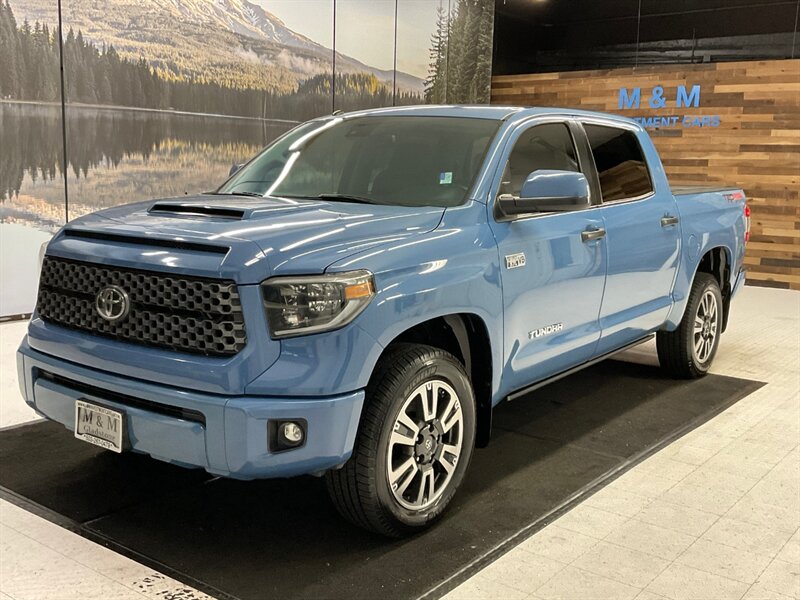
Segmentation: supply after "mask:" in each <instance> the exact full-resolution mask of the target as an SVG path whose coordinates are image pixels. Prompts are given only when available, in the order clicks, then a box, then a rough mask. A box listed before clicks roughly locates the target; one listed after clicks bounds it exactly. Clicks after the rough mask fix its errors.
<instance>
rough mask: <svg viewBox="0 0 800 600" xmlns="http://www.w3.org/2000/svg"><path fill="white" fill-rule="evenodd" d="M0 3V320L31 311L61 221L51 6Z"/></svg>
mask: <svg viewBox="0 0 800 600" xmlns="http://www.w3.org/2000/svg"><path fill="white" fill-rule="evenodd" d="M38 4H39V3H36V2H29V1H28V0H16V1H14V0H12V1H11V2H10V3H8V4H7V3H6V2H0V317H6V316H13V315H18V314H23V313H29V312H31V310H32V309H33V306H34V303H35V300H36V288H37V284H38V272H39V269H38V256H39V247H40V246H41V244H42V243H43V242H44V241H46V240H48V239H49V238H50V237H51V235H52V234H53V233H54V232H55V231H56V230H57V229H58V228H59V227H60V226H61V225H63V224H64V221H65V219H66V211H65V195H64V184H63V176H62V172H61V165H62V164H63V163H62V161H63V154H62V144H61V139H62V127H61V103H60V95H61V91H60V83H59V60H60V52H59V45H58V15H57V12H56V8H55V7H56V5H55V3H47V4H46V5H45V4H44V3H42V6H38Z"/></svg>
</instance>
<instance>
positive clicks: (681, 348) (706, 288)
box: [656, 273, 724, 379]
mask: <svg viewBox="0 0 800 600" xmlns="http://www.w3.org/2000/svg"><path fill="white" fill-rule="evenodd" d="M707 294H710V295H712V296H713V297H714V300H715V301H716V313H715V317H714V319H713V327H714V337H713V340H710V342H709V348H708V349H707V350H705V351H704V352H701V353H700V355H699V356H698V352H697V351H696V349H695V343H696V341H697V340H698V339H700V338H703V339H706V340H708V339H709V338H705V337H704V336H705V335H706V333H705V332H706V331H707V329H709V330H710V328H711V327H712V325H710V324H709V325H705V324H704V325H703V328H702V332H701V333H700V334H699V335H700V338H698V337H697V334H696V332H695V319H696V318H697V319H698V320H702V321H704V322H705V321H706V319H705V316H704V315H702V310H703V309H702V307H701V303H702V302H703V301H704V298H706V295H707ZM723 310H724V308H723V304H722V292H720V289H719V283H717V280H716V279H715V278H714V277H713V276H712V275H709V274H708V273H697V275H696V276H695V279H694V282H693V283H692V289H691V291H690V292H689V300H688V302H687V304H686V311H685V312H684V314H683V319H682V320H681V323H680V325H679V326H678V328H677V329H676V330H675V331H659V332H658V334H657V335H656V348H657V350H658V360H659V362H660V364H661V368H662V369H663V370H664V371H666V372H667V373H669V374H670V375H671V376H672V377H675V378H677V379H696V378H698V377H702V376H703V375H705V374H706V373H708V369H709V368H710V367H711V363H712V362H713V361H714V356H715V355H716V354H717V349H718V348H719V339H720V336H721V334H722V323H723V322H724V321H723V316H724V315H723V313H722V311H723ZM698 311H700V313H698ZM710 322H711V321H709V323H710ZM698 326H699V325H698Z"/></svg>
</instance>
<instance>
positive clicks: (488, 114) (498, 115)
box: [323, 104, 635, 123]
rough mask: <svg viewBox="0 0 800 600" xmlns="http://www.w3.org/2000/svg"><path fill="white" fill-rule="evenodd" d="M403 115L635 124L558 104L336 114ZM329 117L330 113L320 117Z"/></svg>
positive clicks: (426, 106) (409, 108)
mask: <svg viewBox="0 0 800 600" xmlns="http://www.w3.org/2000/svg"><path fill="white" fill-rule="evenodd" d="M372 115H375V116H377V115H381V116H403V115H415V116H419V117H470V118H474V119H492V120H496V121H509V120H513V121H518V120H523V119H527V118H530V117H535V116H547V115H561V116H566V115H569V116H577V117H602V118H603V119H609V120H613V121H619V122H625V123H635V121H633V120H632V119H628V118H627V117H622V116H620V115H613V114H609V113H602V112H594V111H588V110H578V109H574V108H558V107H543V106H538V107H531V106H501V105H497V104H491V105H490V104H447V105H445V104H420V105H412V106H389V107H385V108H370V109H366V110H359V111H354V112H348V113H339V114H338V115H337V116H342V117H346V118H351V117H362V116H372ZM323 118H330V116H327V117H323Z"/></svg>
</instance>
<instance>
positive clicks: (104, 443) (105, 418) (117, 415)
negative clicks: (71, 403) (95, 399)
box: [75, 400, 125, 452]
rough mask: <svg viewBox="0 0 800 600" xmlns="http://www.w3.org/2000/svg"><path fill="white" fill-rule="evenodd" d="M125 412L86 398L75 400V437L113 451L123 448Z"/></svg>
mask: <svg viewBox="0 0 800 600" xmlns="http://www.w3.org/2000/svg"><path fill="white" fill-rule="evenodd" d="M124 425H125V414H124V413H122V412H120V411H118V410H112V409H110V408H106V407H105V406H98V405H97V404H92V403H91V402H86V401H84V400H76V401H75V437H76V438H78V439H79V440H83V441H84V442H89V443H90V444H94V445H95V446H100V447H101V448H105V449H106V450H111V451H113V452H122V450H123V439H124V436H123V432H124Z"/></svg>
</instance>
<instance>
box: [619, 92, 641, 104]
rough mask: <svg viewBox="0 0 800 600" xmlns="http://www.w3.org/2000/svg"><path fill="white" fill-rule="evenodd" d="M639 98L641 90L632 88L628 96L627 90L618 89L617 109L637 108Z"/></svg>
mask: <svg viewBox="0 0 800 600" xmlns="http://www.w3.org/2000/svg"><path fill="white" fill-rule="evenodd" d="M641 98H642V90H641V88H633V90H632V91H631V93H630V94H628V88H619V105H618V106H617V108H620V109H623V108H625V109H628V108H639V103H640V102H641Z"/></svg>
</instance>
